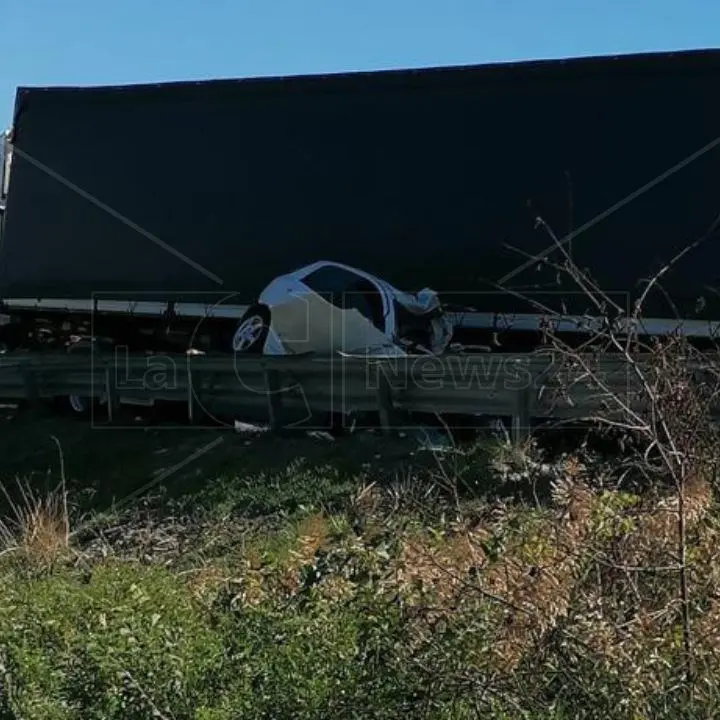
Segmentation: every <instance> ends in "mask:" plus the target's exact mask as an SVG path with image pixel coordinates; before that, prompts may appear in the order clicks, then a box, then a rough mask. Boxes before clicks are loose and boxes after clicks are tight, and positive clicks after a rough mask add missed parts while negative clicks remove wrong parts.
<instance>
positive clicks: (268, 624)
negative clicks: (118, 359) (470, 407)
mask: <svg viewBox="0 0 720 720" xmlns="http://www.w3.org/2000/svg"><path fill="white" fill-rule="evenodd" d="M53 437H56V438H57V441H58V442H57V443H56V442H55V441H54V440H53ZM218 438H222V441H218V444H216V445H212V446H209V443H211V442H213V441H216V440H218ZM58 445H59V446H60V447H61V448H62V451H63V452H62V460H63V462H62V464H61V456H60V454H59V451H58V450H59V449H58ZM203 449H204V452H203ZM198 451H200V452H198ZM413 453H414V454H413ZM0 457H2V475H3V478H2V481H3V486H4V488H5V490H6V491H7V495H8V497H5V498H2V502H3V504H4V505H3V508H4V509H3V513H4V517H5V522H4V524H3V525H2V526H1V527H2V534H1V535H0V542H1V543H2V546H1V547H2V550H1V552H2V555H1V556H0V574H1V576H2V588H3V597H2V605H1V606H0V717H2V718H28V719H30V718H32V719H35V718H37V719H38V720H55V719H57V720H60V719H61V718H62V719H65V718H67V720H76V719H77V718H98V719H100V718H102V719H103V720H109V719H111V718H117V719H118V720H120V719H122V720H133V719H135V718H152V717H155V718H167V719H168V720H169V719H170V718H174V719H177V720H180V719H181V718H188V719H189V718H194V719H197V720H201V719H202V720H221V719H223V720H224V719H225V718H381V717H384V718H393V719H395V718H402V717H408V718H420V717H433V718H469V717H488V718H491V717H494V718H522V717H526V718H541V717H542V718H546V717H552V718H570V717H573V718H574V717H588V718H589V717H593V718H603V719H604V720H605V719H609V718H616V717H617V718H620V717H627V718H645V717H648V718H649V717H660V716H667V717H675V718H678V717H706V716H712V715H714V714H715V710H716V707H715V706H716V703H717V701H718V700H720V688H719V687H718V678H720V655H718V649H720V623H719V622H718V621H719V620H720V605H719V604H718V598H720V595H719V594H718V592H719V591H720V569H719V568H720V566H719V565H718V563H717V561H716V557H717V554H718V548H719V547H720V542H719V540H720V514H719V513H718V511H717V506H716V502H715V499H714V496H713V489H712V487H711V486H710V485H709V484H708V483H707V481H706V480H704V479H702V478H698V479H697V480H696V481H694V482H693V483H691V484H689V485H688V487H687V490H686V497H685V501H686V503H685V504H686V513H685V516H686V528H685V531H686V534H687V566H688V570H689V572H688V579H689V599H690V601H689V608H688V610H689V635H688V633H687V632H686V633H683V626H684V625H685V629H686V630H687V629H688V627H687V622H685V623H684V621H683V613H682V604H681V603H680V602H679V597H680V594H679V583H678V573H677V570H676V565H677V557H676V549H677V546H678V539H677V538H678V535H677V534H678V523H677V518H676V513H675V511H674V510H673V504H672V503H673V499H672V498H673V493H672V492H670V490H667V491H666V490H662V489H658V488H656V489H654V490H653V491H649V490H647V489H645V490H641V489H638V488H637V487H636V488H635V489H634V490H633V489H631V488H630V486H628V485H625V486H622V487H618V481H619V479H620V478H619V470H618V469H617V468H616V467H615V466H614V465H613V464H612V463H610V464H602V463H601V462H600V461H599V460H591V459H588V458H584V457H579V456H573V457H564V458H560V459H559V460H557V461H554V462H553V463H551V464H542V463H540V462H537V461H536V460H537V454H536V453H535V452H534V451H532V450H521V449H518V448H514V449H513V448H509V447H503V446H502V445H499V444H487V445H478V446H475V447H474V448H473V449H472V450H471V451H468V453H467V454H465V455H462V456H448V457H445V458H437V457H433V456H432V455H430V454H428V453H418V452H415V448H414V446H413V444H412V443H410V442H403V441H402V440H393V441H390V440H388V441H383V440H377V439H373V438H371V437H365V438H361V437H358V438H351V439H347V440H339V441H336V442H334V443H330V442H323V441H320V440H273V439H271V438H259V439H255V440H252V441H247V440H245V439H243V438H242V437H239V436H235V435H231V434H224V435H221V434H219V433H215V432H212V431H204V432H203V431H192V430H188V429H184V430H171V429H162V428H156V429H145V430H142V429H134V430H127V431H122V430H92V429H90V428H89V427H87V426H85V425H84V424H83V423H73V422H70V423H59V422H57V421H55V420H51V419H47V420H41V421H35V422H32V423H27V422H25V421H23V420H20V419H16V420H13V421H8V422H7V423H5V425H4V427H3V430H2V435H1V437H0ZM188 458H189V459H188ZM153 477H155V478H156V482H155V483H154V484H153V483H151V485H152V486H151V487H150V488H148V489H147V490H146V491H145V492H143V493H140V492H136V491H140V490H142V489H143V488H144V487H145V486H146V484H147V483H148V481H149V480H152V478H153ZM158 478H159V481H158ZM21 487H22V488H24V489H25V492H24V495H23V493H21V492H20V488H21ZM134 492H136V494H135V495H133V493H134ZM124 498H129V500H127V501H123V499H124ZM10 500H12V503H10ZM688 640H689V642H690V646H689V647H688V645H687V641H688ZM687 672H689V673H690V676H689V678H688V677H687V676H686V673H687ZM691 687H692V688H693V692H692V693H691V692H690V691H689V690H690V688H691Z"/></svg>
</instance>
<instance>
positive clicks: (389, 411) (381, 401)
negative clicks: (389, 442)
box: [377, 368, 395, 435]
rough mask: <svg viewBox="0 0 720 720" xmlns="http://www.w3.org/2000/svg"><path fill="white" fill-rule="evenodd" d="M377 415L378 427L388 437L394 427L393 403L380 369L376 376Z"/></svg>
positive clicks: (387, 382) (390, 392) (388, 382)
mask: <svg viewBox="0 0 720 720" xmlns="http://www.w3.org/2000/svg"><path fill="white" fill-rule="evenodd" d="M377 404H378V413H379V415H380V427H381V428H382V430H383V432H384V433H385V434H386V435H388V434H390V432H391V431H392V430H393V429H394V427H395V403H394V402H393V394H392V388H391V387H390V381H389V380H388V379H387V376H386V375H385V373H384V372H382V368H381V369H380V373H379V374H378V388H377Z"/></svg>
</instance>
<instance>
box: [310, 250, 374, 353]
mask: <svg viewBox="0 0 720 720" xmlns="http://www.w3.org/2000/svg"><path fill="white" fill-rule="evenodd" d="M302 283H303V284H304V285H305V286H306V287H307V288H308V290H309V291H310V294H309V297H308V303H309V305H308V322H309V327H308V336H309V337H308V340H309V343H310V344H311V345H313V349H314V350H315V351H316V352H322V351H328V352H332V351H338V350H342V351H344V352H357V351H359V350H363V349H365V348H368V347H372V346H377V345H382V344H386V343H387V337H386V336H385V332H384V330H385V314H386V303H385V301H384V299H383V296H382V294H381V292H380V290H379V289H378V287H377V285H376V284H375V283H373V282H372V281H371V280H369V279H368V278H366V277H364V276H363V275H361V274H359V273H355V272H353V271H352V270H351V269H349V268H344V267H340V266H338V265H331V264H328V265H323V266H321V267H319V268H316V269H314V270H312V271H311V272H310V273H308V274H307V275H305V276H304V277H302Z"/></svg>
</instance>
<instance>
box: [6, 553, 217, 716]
mask: <svg viewBox="0 0 720 720" xmlns="http://www.w3.org/2000/svg"><path fill="white" fill-rule="evenodd" d="M0 647H2V648H3V652H4V658H3V664H4V666H5V672H4V678H5V679H4V683H3V688H2V695H3V697H4V702H5V704H6V706H8V707H9V708H10V709H11V710H12V712H13V713H14V714H15V715H16V716H17V717H22V718H38V720H40V719H41V718H42V719H43V720H47V719H54V718H58V720H59V719H60V718H68V720H70V719H71V718H73V719H74V718H77V717H87V718H98V719H100V718H108V719H111V718H118V720H119V719H120V718H122V719H123V720H132V719H133V718H147V717H151V716H152V714H153V712H160V713H161V714H165V713H168V714H171V715H172V716H175V717H192V716H193V712H194V708H195V707H197V706H198V705H199V704H202V703H203V702H205V700H206V699H207V698H209V697H211V696H212V693H213V690H214V687H213V676H214V675H215V674H216V673H217V671H218V670H219V668H220V667H221V665H222V660H223V645H222V643H221V640H220V638H219V636H218V634H217V632H216V631H215V630H214V629H213V628H212V626H211V625H210V622H209V618H208V617H207V616H206V614H205V613H204V612H203V610H202V609H200V608H198V607H195V606H194V605H193V602H192V600H191V596H190V595H189V593H188V592H187V590H186V588H185V587H184V585H183V583H182V582H181V581H180V580H179V579H178V578H176V577H173V575H172V574H170V573H169V572H167V571H164V570H162V569H160V568H153V567H140V566H135V565H130V564H121V563H113V564H105V565H100V566H98V567H96V568H94V569H93V571H92V574H91V576H90V578H89V579H88V580H86V581H83V580H82V579H80V578H78V577H75V576H73V575H70V574H67V573H65V574H58V575H55V576H54V577H50V578H45V579H39V580H35V581H23V580H22V579H19V580H16V581H15V582H14V583H10V584H8V585H7V586H6V587H5V590H4V597H3V610H2V613H0Z"/></svg>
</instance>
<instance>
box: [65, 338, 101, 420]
mask: <svg viewBox="0 0 720 720" xmlns="http://www.w3.org/2000/svg"><path fill="white" fill-rule="evenodd" d="M67 352H68V353H85V354H88V353H91V352H92V343H91V342H89V341H80V342H76V343H73V344H72V345H68V348H67ZM57 400H58V402H59V405H60V408H61V409H62V410H64V411H66V412H70V413H71V414H72V415H75V416H76V417H82V418H86V417H89V416H90V415H91V413H92V411H93V409H94V408H97V407H98V406H99V405H100V404H101V401H99V400H98V399H97V398H94V397H85V396H83V395H68V396H67V397H60V398H57Z"/></svg>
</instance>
